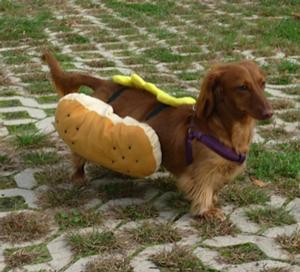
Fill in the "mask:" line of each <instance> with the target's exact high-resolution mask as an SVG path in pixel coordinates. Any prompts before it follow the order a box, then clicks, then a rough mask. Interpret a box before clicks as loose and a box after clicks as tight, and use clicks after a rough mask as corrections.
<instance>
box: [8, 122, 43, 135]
mask: <svg viewBox="0 0 300 272" xmlns="http://www.w3.org/2000/svg"><path fill="white" fill-rule="evenodd" d="M7 129H8V131H9V133H11V134H23V133H33V132H36V131H37V128H36V126H35V125H34V124H33V123H29V124H25V125H12V126H7Z"/></svg>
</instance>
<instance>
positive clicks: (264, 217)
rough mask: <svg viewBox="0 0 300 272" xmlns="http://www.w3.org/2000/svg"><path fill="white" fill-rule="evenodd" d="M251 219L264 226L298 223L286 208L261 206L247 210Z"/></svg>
mask: <svg viewBox="0 0 300 272" xmlns="http://www.w3.org/2000/svg"><path fill="white" fill-rule="evenodd" d="M246 215H247V216H248V217H249V219H250V220H252V221H254V222H255V223H258V224H260V225H262V226H263V227H264V228H269V227H274V226H283V225H291V224H294V223H296V222H295V220H294V218H293V216H291V215H290V214H289V213H288V212H287V211H286V210H285V209H284V208H259V209H251V210H248V211H246Z"/></svg>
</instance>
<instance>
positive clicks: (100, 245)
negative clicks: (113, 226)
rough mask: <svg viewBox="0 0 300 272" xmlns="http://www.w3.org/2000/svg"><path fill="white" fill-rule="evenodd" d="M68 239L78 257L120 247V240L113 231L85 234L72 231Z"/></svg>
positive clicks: (110, 250)
mask: <svg viewBox="0 0 300 272" xmlns="http://www.w3.org/2000/svg"><path fill="white" fill-rule="evenodd" d="M67 240H68V243H69V245H70V246H71V248H72V251H73V252H74V253H75V254H76V256H78V257H85V256H90V255H96V254H103V253H108V252H113V251H114V250H116V249H119V248H120V244H119V242H118V241H117V239H116V237H115V235H114V234H113V233H112V232H111V231H104V232H97V231H93V232H92V233H89V234H85V235H80V234H77V233H71V234H70V235H68V237H67Z"/></svg>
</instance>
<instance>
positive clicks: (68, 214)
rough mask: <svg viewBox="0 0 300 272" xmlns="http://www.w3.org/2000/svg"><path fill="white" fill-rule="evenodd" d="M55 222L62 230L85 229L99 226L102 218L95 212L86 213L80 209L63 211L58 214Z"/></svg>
mask: <svg viewBox="0 0 300 272" xmlns="http://www.w3.org/2000/svg"><path fill="white" fill-rule="evenodd" d="M55 221H56V222H57V223H58V225H59V227H60V229H61V230H66V229H70V228H85V227H91V226H95V225H99V224H100V223H101V222H102V217H101V215H100V214H99V213H97V212H95V211H85V210H78V209H71V210H62V211H59V212H57V213H56V215H55Z"/></svg>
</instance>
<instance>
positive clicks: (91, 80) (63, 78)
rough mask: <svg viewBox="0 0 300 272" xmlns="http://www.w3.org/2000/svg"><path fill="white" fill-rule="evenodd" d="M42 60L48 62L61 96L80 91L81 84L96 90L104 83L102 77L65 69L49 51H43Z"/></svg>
mask: <svg viewBox="0 0 300 272" xmlns="http://www.w3.org/2000/svg"><path fill="white" fill-rule="evenodd" d="M42 60H43V61H44V62H46V63H47V64H48V66H49V68H50V74H51V78H52V81H53V83H54V85H55V88H56V90H57V92H58V94H59V95H60V96H64V95H66V94H69V93H75V92H78V90H79V88H80V87H81V86H87V87H89V88H91V89H93V90H94V91H95V90H97V89H99V87H101V85H102V84H103V80H102V79H100V78H96V77H92V76H88V75H85V74H82V73H76V72H65V71H63V70H62V68H61V67H60V65H59V63H58V61H57V60H56V59H55V57H54V56H53V55H52V54H51V53H50V52H48V51H45V52H44V53H43V55H42Z"/></svg>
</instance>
